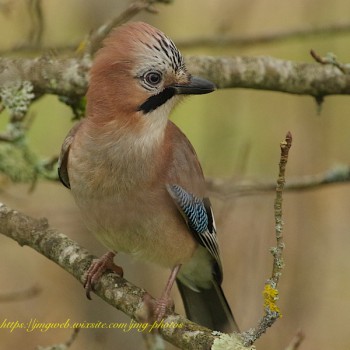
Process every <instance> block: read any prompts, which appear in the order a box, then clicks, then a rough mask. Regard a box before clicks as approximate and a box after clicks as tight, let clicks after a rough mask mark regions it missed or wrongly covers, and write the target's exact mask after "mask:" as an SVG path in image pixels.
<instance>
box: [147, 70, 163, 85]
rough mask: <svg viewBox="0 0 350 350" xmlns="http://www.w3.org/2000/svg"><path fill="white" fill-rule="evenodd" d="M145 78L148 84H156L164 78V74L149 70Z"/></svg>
mask: <svg viewBox="0 0 350 350" xmlns="http://www.w3.org/2000/svg"><path fill="white" fill-rule="evenodd" d="M144 79H145V82H146V83H147V84H148V85H151V86H156V85H158V84H159V83H160V81H161V80H162V76H161V74H160V73H159V72H148V73H146V74H145V77H144Z"/></svg>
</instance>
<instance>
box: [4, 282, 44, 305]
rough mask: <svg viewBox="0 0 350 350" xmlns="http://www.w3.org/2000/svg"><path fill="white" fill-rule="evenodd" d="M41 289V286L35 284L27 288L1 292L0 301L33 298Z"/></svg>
mask: <svg viewBox="0 0 350 350" xmlns="http://www.w3.org/2000/svg"><path fill="white" fill-rule="evenodd" d="M41 291H42V289H41V288H40V287H39V286H37V285H34V286H31V287H29V288H27V289H22V290H19V291H13V292H10V293H6V294H5V293H3V294H0V303H7V302H12V301H20V300H26V299H31V298H34V297H36V296H38V295H39V294H40V293H41Z"/></svg>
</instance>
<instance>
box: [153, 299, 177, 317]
mask: <svg viewBox="0 0 350 350" xmlns="http://www.w3.org/2000/svg"><path fill="white" fill-rule="evenodd" d="M174 307H175V305H174V301H173V300H172V299H171V298H170V297H168V296H162V297H161V298H159V299H157V300H156V304H155V308H154V317H155V319H156V321H157V322H160V321H161V320H162V319H163V317H164V315H165V313H166V310H167V309H171V310H173V309H174Z"/></svg>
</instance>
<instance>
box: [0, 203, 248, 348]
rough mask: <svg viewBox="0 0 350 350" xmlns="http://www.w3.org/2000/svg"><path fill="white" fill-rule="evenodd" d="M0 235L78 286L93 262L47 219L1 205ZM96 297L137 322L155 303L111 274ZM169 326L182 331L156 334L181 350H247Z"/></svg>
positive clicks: (232, 340)
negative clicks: (56, 267) (42, 258)
mask: <svg viewBox="0 0 350 350" xmlns="http://www.w3.org/2000/svg"><path fill="white" fill-rule="evenodd" d="M0 233H2V234H4V235H5V236H7V237H9V238H12V239H14V240H15V241H17V242H18V243H19V244H20V245H21V246H24V245H27V246H29V247H31V248H33V249H35V250H36V251H37V252H38V253H40V254H42V255H44V256H45V257H47V258H48V259H50V260H52V261H53V262H55V263H56V264H58V265H59V266H60V267H62V268H63V269H64V270H66V271H67V272H69V273H70V274H71V275H73V276H74V277H75V278H76V279H77V280H78V281H79V282H80V283H83V282H84V274H85V272H86V271H87V269H88V267H89V266H90V264H91V261H92V260H93V259H94V258H95V257H94V256H93V255H91V254H89V252H88V251H87V250H86V249H84V248H82V247H80V246H79V245H78V244H77V243H76V242H74V241H72V240H71V239H69V238H68V237H67V236H65V235H64V234H62V233H59V232H57V231H56V230H55V229H52V228H50V227H49V225H48V222H47V220H46V219H34V218H31V217H29V216H27V215H25V214H22V213H20V212H18V211H15V210H11V209H9V208H8V207H7V206H6V205H4V204H0ZM95 293H96V294H97V295H98V296H99V297H101V298H102V299H103V300H104V301H106V302H107V303H108V304H110V305H111V306H113V307H115V308H117V309H118V310H121V311H122V312H124V313H125V314H126V315H128V316H130V317H132V318H134V319H137V320H142V318H143V317H144V315H145V314H148V311H147V305H149V304H150V302H151V303H152V302H154V299H153V298H152V297H150V296H149V295H148V294H147V293H146V291H145V290H143V289H141V288H138V287H136V286H134V285H133V284H131V283H130V282H128V281H127V280H125V279H123V278H119V277H117V276H116V275H115V274H113V273H105V274H104V275H103V276H102V277H101V279H100V282H99V283H98V284H97V285H96V290H95ZM83 294H84V293H83V290H82V295H83ZM146 294H147V298H150V300H149V302H147V303H145V302H144V297H145V295H146ZM171 323H172V324H177V325H181V327H176V328H174V327H173V328H171V327H169V328H168V327H160V328H158V330H159V333H160V335H161V336H162V337H163V338H164V339H165V340H167V341H168V342H170V343H171V344H173V345H175V346H177V347H180V348H181V349H189V350H191V349H193V350H202V349H203V350H204V349H213V350H214V349H217V350H220V349H224V348H220V346H221V345H222V344H226V345H227V347H225V349H226V350H229V349H232V350H233V349H234V350H239V349H242V350H243V349H245V350H249V348H248V349H247V348H244V347H243V345H242V343H241V340H240V338H239V335H236V334H232V335H227V334H219V333H218V332H213V331H211V330H210V329H207V328H205V327H202V326H199V325H197V324H195V323H193V322H191V321H189V320H187V319H186V318H184V317H182V316H180V315H178V314H176V313H171V312H169V313H168V314H167V315H166V316H165V318H164V324H171ZM252 349H253V348H252Z"/></svg>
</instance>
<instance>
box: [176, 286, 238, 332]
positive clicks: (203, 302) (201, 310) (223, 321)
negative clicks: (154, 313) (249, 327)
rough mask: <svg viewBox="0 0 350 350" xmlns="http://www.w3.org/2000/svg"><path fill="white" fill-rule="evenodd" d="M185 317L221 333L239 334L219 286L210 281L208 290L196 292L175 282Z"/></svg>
mask: <svg viewBox="0 0 350 350" xmlns="http://www.w3.org/2000/svg"><path fill="white" fill-rule="evenodd" d="M176 282H177V286H178V288H179V291H180V294H181V297H182V301H183V303H184V306H185V311H186V315H187V317H188V318H189V319H190V320H191V321H193V322H196V323H198V324H200V325H202V326H205V327H208V328H210V329H212V330H216V331H221V332H226V333H228V332H232V331H235V332H239V328H238V326H237V323H236V321H235V319H234V317H233V314H232V311H231V309H230V306H229V305H228V303H227V300H226V297H225V295H224V292H223V290H222V288H221V286H220V285H219V284H218V283H217V282H216V281H215V280H213V281H212V286H211V288H209V289H200V291H199V292H196V291H194V290H192V289H190V288H189V287H187V286H186V285H185V284H183V283H182V282H181V281H179V280H176Z"/></svg>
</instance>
